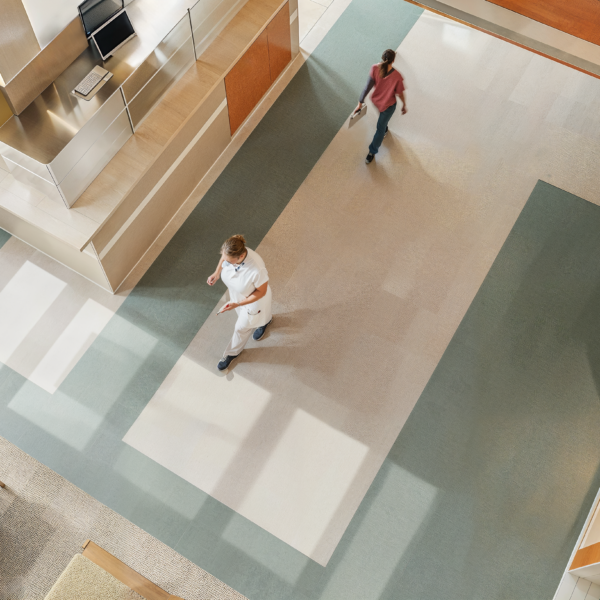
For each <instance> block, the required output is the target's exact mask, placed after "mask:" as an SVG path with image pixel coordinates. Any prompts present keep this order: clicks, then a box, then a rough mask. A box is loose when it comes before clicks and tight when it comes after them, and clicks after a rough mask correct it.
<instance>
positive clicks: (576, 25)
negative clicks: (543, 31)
mask: <svg viewBox="0 0 600 600" xmlns="http://www.w3.org/2000/svg"><path fill="white" fill-rule="evenodd" d="M489 1H490V2H491V3H492V4H497V5H498V6H502V7H503V8H507V9H509V10H512V11H514V12H516V13H519V14H520V15H523V16H525V17H529V18H530V19H533V20H534V21H539V22H540V23H544V25H549V26H550V27H554V29H559V30H560V31H564V32H565V33H569V34H571V35H574V36H575V37H578V38H581V39H582V40H586V41H588V42H592V44H598V45H600V2H598V0H567V1H565V0H489Z"/></svg>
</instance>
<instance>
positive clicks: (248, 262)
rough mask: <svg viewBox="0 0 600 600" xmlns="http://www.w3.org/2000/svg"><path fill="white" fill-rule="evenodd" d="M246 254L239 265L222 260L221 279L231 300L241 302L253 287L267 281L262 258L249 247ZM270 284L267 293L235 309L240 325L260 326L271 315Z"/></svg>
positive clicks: (267, 276)
mask: <svg viewBox="0 0 600 600" xmlns="http://www.w3.org/2000/svg"><path fill="white" fill-rule="evenodd" d="M246 250H247V251H248V255H247V256H246V258H245V259H244V262H242V263H241V264H239V265H232V264H231V263H229V262H227V261H224V262H223V270H222V271H221V279H222V280H223V283H224V284H225V285H226V286H227V289H228V290H229V298H230V299H231V301H232V302H241V301H242V300H244V299H246V298H247V297H248V296H249V295H250V294H252V292H254V290H255V289H257V288H259V287H260V286H261V285H263V284H264V283H265V282H267V281H269V273H268V272H267V268H266V267H265V262H264V261H263V259H262V258H261V257H260V256H259V255H258V254H257V253H256V252H254V250H250V248H246ZM271 299H272V294H271V286H270V285H268V286H267V293H266V294H265V295H264V296H263V297H262V298H261V299H260V300H257V301H256V302H252V304H246V305H245V306H238V307H237V308H236V309H235V310H236V312H237V314H238V321H239V322H240V323H239V324H240V325H241V326H246V327H262V326H263V325H266V324H267V323H268V322H269V321H270V320H271V317H272V313H271Z"/></svg>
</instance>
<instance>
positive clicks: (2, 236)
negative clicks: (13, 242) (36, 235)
mask: <svg viewBox="0 0 600 600" xmlns="http://www.w3.org/2000/svg"><path fill="white" fill-rule="evenodd" d="M10 238H11V235H10V233H8V232H7V231H4V229H0V248H2V246H4V244H6V242H8V240H9V239H10Z"/></svg>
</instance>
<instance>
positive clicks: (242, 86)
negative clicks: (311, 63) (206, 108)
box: [225, 3, 292, 135]
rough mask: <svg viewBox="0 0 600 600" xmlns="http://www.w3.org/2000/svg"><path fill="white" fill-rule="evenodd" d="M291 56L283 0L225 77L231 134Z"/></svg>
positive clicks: (289, 36) (288, 23)
mask: <svg viewBox="0 0 600 600" xmlns="http://www.w3.org/2000/svg"><path fill="white" fill-rule="evenodd" d="M291 59H292V51H291V35H290V8H289V3H286V4H285V5H284V6H283V7H282V8H281V10H279V12H278V13H277V14H276V15H275V17H274V18H273V19H272V20H271V21H270V22H269V24H268V25H267V27H266V29H265V30H264V31H263V32H262V33H261V34H260V36H259V37H258V38H257V39H256V40H255V41H254V43H253V44H252V45H251V46H250V48H248V50H247V51H246V53H245V54H244V55H243V56H242V57H241V58H240V60H239V61H238V62H237V63H236V64H235V65H234V66H233V68H232V69H231V70H230V71H229V73H228V74H227V76H226V77H225V88H226V90H227V103H228V105H229V125H230V128H231V135H233V134H234V133H235V132H236V131H237V130H238V128H239V126H240V125H241V124H242V123H243V122H244V121H245V120H246V118H247V117H248V115H249V114H250V113H251V112H252V111H253V110H254V108H255V107H256V105H257V104H258V103H259V102H260V100H261V98H262V97H263V96H264V95H265V93H266V92H267V90H268V89H269V88H270V87H271V85H272V83H273V82H274V81H275V80H276V79H277V78H278V77H279V75H281V73H282V71H283V69H284V68H285V67H286V66H287V65H288V64H289V62H290V60H291Z"/></svg>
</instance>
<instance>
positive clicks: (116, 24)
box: [94, 11, 135, 57]
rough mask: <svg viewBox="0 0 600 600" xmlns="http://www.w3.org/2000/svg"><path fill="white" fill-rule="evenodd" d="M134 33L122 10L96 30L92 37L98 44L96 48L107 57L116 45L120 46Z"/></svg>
mask: <svg viewBox="0 0 600 600" xmlns="http://www.w3.org/2000/svg"><path fill="white" fill-rule="evenodd" d="M134 33H135V31H134V30H133V26H132V25H131V21H130V20H129V17H128V16H127V13H126V12H125V11H123V12H122V13H121V14H120V15H119V16H117V17H115V18H114V19H113V20H112V21H110V23H107V24H106V25H105V26H104V27H103V28H102V29H100V30H98V31H96V33H94V39H95V40H96V44H98V49H99V50H100V54H102V57H107V56H109V55H110V54H111V53H112V51H113V50H114V49H115V48H116V47H117V46H120V45H121V44H122V43H123V42H124V41H125V40H126V39H127V38H129V37H131V36H132V35H133V34H134Z"/></svg>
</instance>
